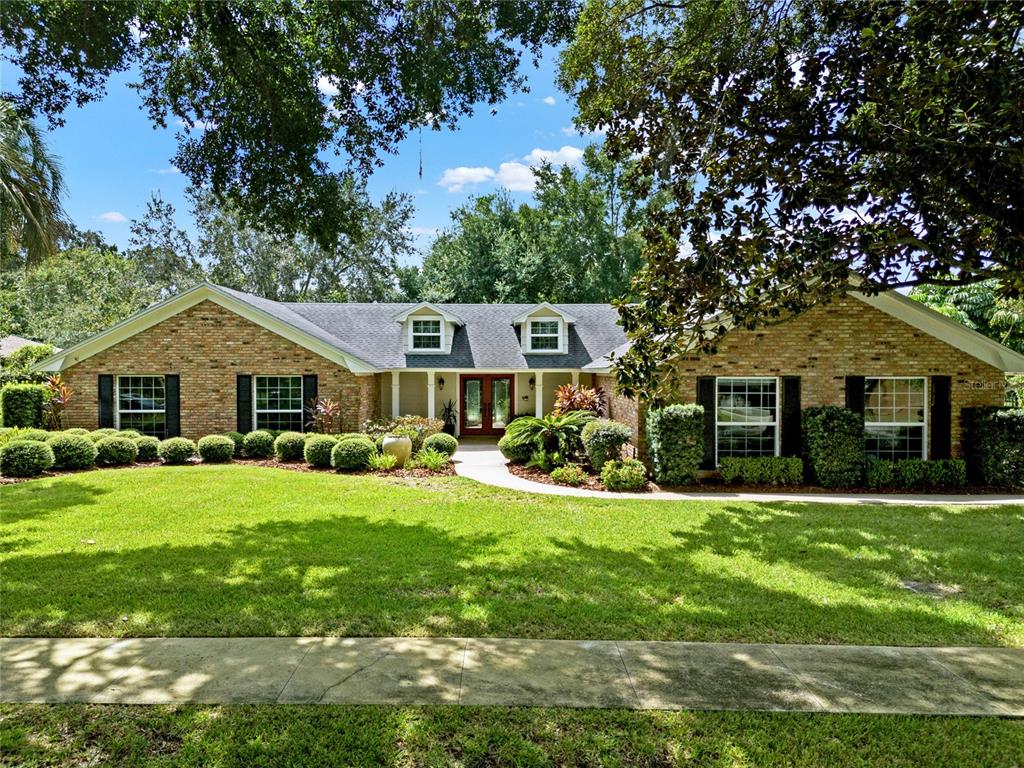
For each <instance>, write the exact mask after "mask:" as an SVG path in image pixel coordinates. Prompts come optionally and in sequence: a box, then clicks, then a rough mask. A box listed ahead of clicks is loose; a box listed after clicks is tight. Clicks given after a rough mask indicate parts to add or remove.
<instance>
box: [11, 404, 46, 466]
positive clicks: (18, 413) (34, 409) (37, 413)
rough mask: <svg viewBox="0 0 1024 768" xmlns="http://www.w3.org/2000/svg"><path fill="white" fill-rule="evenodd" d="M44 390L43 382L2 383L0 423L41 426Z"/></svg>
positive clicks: (14, 425) (12, 425)
mask: <svg viewBox="0 0 1024 768" xmlns="http://www.w3.org/2000/svg"><path fill="white" fill-rule="evenodd" d="M46 391H47V390H46V385H45V384H6V385H4V388H3V389H0V423H2V424H3V425H4V426H5V427H35V428H37V429H38V428H39V427H42V426H43V403H45V402H46ZM40 471H42V470H40Z"/></svg>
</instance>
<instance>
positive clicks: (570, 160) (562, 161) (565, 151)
mask: <svg viewBox="0 0 1024 768" xmlns="http://www.w3.org/2000/svg"><path fill="white" fill-rule="evenodd" d="M582 159H583V150H582V149H580V148H579V147H570V146H569V145H568V144H566V145H565V146H564V147H562V148H561V149H534V150H532V151H531V152H530V154H528V155H527V156H526V157H524V158H523V160H525V161H526V162H528V163H529V164H530V165H540V164H541V163H544V162H547V163H551V164H552V165H578V164H579V162H580V160H582Z"/></svg>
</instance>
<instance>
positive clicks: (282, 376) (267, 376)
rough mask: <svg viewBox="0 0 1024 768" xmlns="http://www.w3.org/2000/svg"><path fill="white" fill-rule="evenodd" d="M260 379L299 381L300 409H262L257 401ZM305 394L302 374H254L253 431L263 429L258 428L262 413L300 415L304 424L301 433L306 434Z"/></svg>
mask: <svg viewBox="0 0 1024 768" xmlns="http://www.w3.org/2000/svg"><path fill="white" fill-rule="evenodd" d="M259 379H298V380H299V393H300V394H299V407H298V408H297V409H296V408H273V409H269V408H260V407H259V405H257V402H258V401H257V399H256V389H257V387H256V382H257V381H258V380H259ZM305 394H306V393H305V392H304V391H303V389H302V374H294V373H265V374H261V375H259V376H257V375H255V374H253V377H252V429H253V431H255V430H257V429H261V427H257V426H256V423H257V421H256V419H257V414H260V413H298V414H301V415H300V421H301V423H302V426H301V427H300V429H299V432H305V431H306V419H305V413H306V404H305V402H303V397H305Z"/></svg>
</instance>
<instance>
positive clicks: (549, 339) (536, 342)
mask: <svg viewBox="0 0 1024 768" xmlns="http://www.w3.org/2000/svg"><path fill="white" fill-rule="evenodd" d="M530 349H558V337H557V336H534V337H533V338H532V339H531V340H530Z"/></svg>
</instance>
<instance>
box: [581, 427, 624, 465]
mask: <svg viewBox="0 0 1024 768" xmlns="http://www.w3.org/2000/svg"><path fill="white" fill-rule="evenodd" d="M580 437H581V439H582V440H583V449H584V450H585V451H586V452H587V458H588V459H590V466H592V467H594V468H598V467H603V466H604V465H605V462H606V461H609V460H610V459H619V458H622V446H624V445H625V444H626V443H628V442H629V441H630V439H631V438H632V437H633V431H632V430H631V429H630V428H629V427H628V426H626V425H625V424H622V423H620V422H618V421H612V420H611V419H594V420H593V421H591V422H589V423H587V425H586V426H585V427H583V432H582V433H581V435H580Z"/></svg>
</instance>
